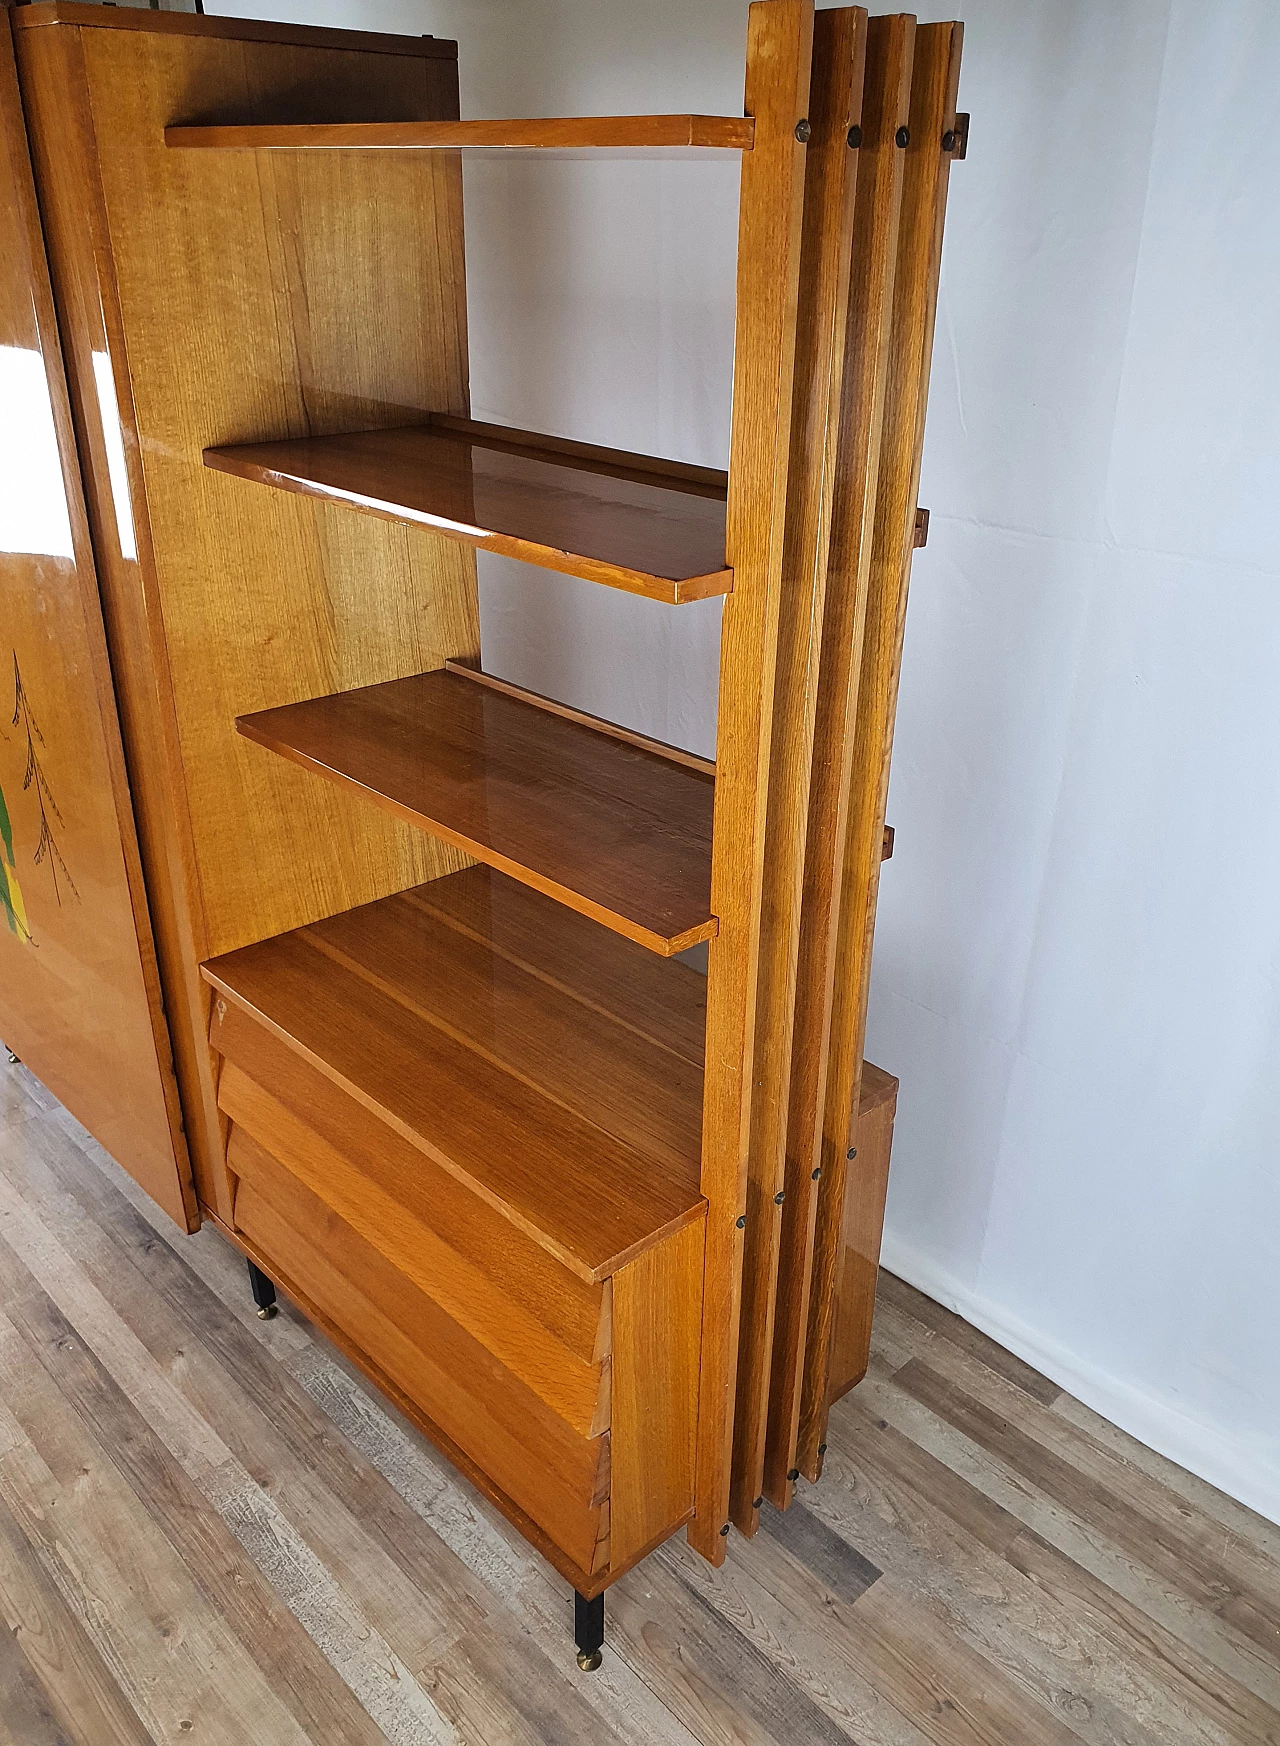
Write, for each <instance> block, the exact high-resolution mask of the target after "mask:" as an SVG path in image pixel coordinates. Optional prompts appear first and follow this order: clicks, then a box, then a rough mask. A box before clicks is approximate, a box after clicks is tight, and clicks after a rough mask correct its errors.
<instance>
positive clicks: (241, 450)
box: [204, 425, 733, 606]
mask: <svg viewBox="0 0 1280 1746" xmlns="http://www.w3.org/2000/svg"><path fill="white" fill-rule="evenodd" d="M204 460H205V465H206V466H207V467H212V468H214V469H215V470H216V471H218V472H221V473H230V474H234V475H236V476H237V477H238V478H241V479H249V480H254V481H256V482H258V483H259V484H263V485H274V486H276V487H277V488H278V489H280V490H281V491H289V492H296V493H298V494H299V495H301V496H304V497H312V498H317V499H320V500H322V501H326V502H329V503H337V504H342V505H343V506H344V507H347V508H351V509H357V510H362V511H364V512H365V513H366V514H368V515H373V516H378V517H383V518H385V519H387V520H389V521H395V522H405V523H408V524H409V525H411V526H414V527H422V528H429V529H430V530H431V531H432V532H434V533H437V534H445V535H447V536H448V537H449V538H450V539H454V540H461V541H463V542H465V543H466V544H467V545H470V546H476V547H478V548H480V549H481V550H482V551H486V552H501V553H502V554H503V555H504V556H506V557H508V558H519V559H522V560H523V561H524V562H525V563H527V564H537V565H540V566H541V567H542V568H543V569H547V570H563V571H565V572H566V573H567V574H569V575H570V576H583V577H585V578H586V579H587V580H588V581H591V582H603V583H607V584H608V585H609V586H610V587H613V588H621V589H624V590H625V591H626V592H628V593H631V594H642V595H644V596H646V598H648V599H650V600H660V601H665V602H666V603H667V604H668V605H672V606H675V605H679V604H680V603H681V602H684V601H688V600H704V599H706V598H707V597H708V596H709V595H715V594H727V593H728V591H729V589H730V588H731V586H732V584H733V576H732V573H731V571H729V570H728V569H727V568H726V566H725V556H724V518H725V507H724V499H723V495H722V494H721V493H718V492H716V491H715V489H714V487H711V486H708V487H705V488H703V489H691V488H690V487H689V486H688V485H680V486H678V487H674V488H670V487H668V486H667V485H665V484H664V483H663V482H662V480H661V477H660V475H658V474H657V473H656V472H655V473H650V474H648V475H645V474H644V473H642V472H641V471H640V470H639V469H637V468H621V467H614V466H612V465H608V466H606V465H605V464H603V463H600V464H596V465H591V464H589V463H587V462H586V461H584V460H580V459H575V458H573V457H570V456H564V455H556V454H554V453H553V452H552V451H551V450H549V449H547V448H544V447H541V446H535V445H533V444H522V443H520V442H518V441H517V442H513V441H510V440H503V439H499V438H498V437H496V436H480V435H477V434H476V433H475V430H474V428H473V429H471V430H461V431H459V430H450V429H448V428H447V427H445V426H435V425H411V426H405V427H403V428H400V429H396V430H372V431H358V432H354V433H352V434H350V435H342V436H325V437H312V438H303V439H295V440H294V441H292V442H267V443H248V444H243V445H240V446H237V447H234V448H210V449H206V450H205V454H204Z"/></svg>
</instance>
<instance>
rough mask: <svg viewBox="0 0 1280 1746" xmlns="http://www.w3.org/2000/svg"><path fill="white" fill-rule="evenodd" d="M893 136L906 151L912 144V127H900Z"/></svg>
mask: <svg viewBox="0 0 1280 1746" xmlns="http://www.w3.org/2000/svg"><path fill="white" fill-rule="evenodd" d="M893 137H894V139H895V141H896V142H897V144H898V145H900V146H901V147H902V149H903V151H905V150H906V149H907V147H908V146H909V145H910V144H911V129H910V128H908V127H900V128H899V129H898V131H897V133H895V134H894V136H893Z"/></svg>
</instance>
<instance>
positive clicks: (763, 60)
mask: <svg viewBox="0 0 1280 1746" xmlns="http://www.w3.org/2000/svg"><path fill="white" fill-rule="evenodd" d="M812 52H813V5H812V0H756V3H755V4H754V5H753V6H752V8H751V12H750V21H749V24H748V32H747V83H746V99H745V103H744V108H745V110H746V113H747V114H748V115H751V116H754V118H755V123H756V135H755V146H754V149H753V150H752V151H751V152H750V153H747V154H745V155H744V157H743V161H742V194H741V204H740V212H739V230H738V282H737V328H736V339H735V347H734V379H733V425H732V431H731V438H730V460H729V502H728V517H727V523H726V556H727V557H728V560H729V564H730V567H731V568H732V570H733V574H734V585H733V593H732V594H730V595H729V596H728V597H727V599H726V601H725V606H724V617H723V622H722V627H721V641H720V714H719V721H718V725H717V732H716V748H717V749H716V772H717V774H716V807H715V849H714V855H713V861H712V872H711V907H712V910H713V912H714V913H715V915H716V916H717V917H718V918H719V922H720V930H719V933H718V934H717V936H716V938H715V939H714V940H713V941H712V943H711V946H710V949H709V952H708V960H707V971H708V974H707V1067H706V1093H705V1104H704V1138H703V1163H702V1190H703V1194H704V1196H705V1197H706V1200H707V1203H708V1209H709V1210H708V1215H707V1257H706V1290H705V1292H704V1296H703V1335H702V1377H701V1387H700V1399H699V1409H698V1477H697V1488H696V1489H697V1514H696V1516H695V1518H694V1521H693V1522H692V1523H691V1525H690V1528H689V1540H690V1543H691V1545H693V1546H694V1547H695V1549H696V1550H697V1551H699V1552H701V1553H702V1554H703V1555H704V1556H705V1557H707V1558H709V1559H711V1560H712V1562H713V1563H720V1562H722V1561H723V1558H724V1535H723V1534H722V1531H721V1530H722V1529H727V1527H728V1515H729V1479H730V1472H731V1468H732V1458H733V1395H734V1389H735V1385H736V1380H737V1370H738V1317H739V1307H740V1302H741V1288H742V1226H741V1225H740V1224H739V1220H743V1219H745V1217H746V1182H747V1147H748V1138H749V1131H750V1114H751V1079H752V1070H753V1064H754V1041H755V997H756V980H757V968H758V963H759V946H760V901H761V892H762V888H763V878H764V836H765V816H766V800H767V792H768V775H769V748H770V738H771V734H772V728H773V687H774V673H775V669H776V663H777V643H778V612H779V604H780V598H779V597H780V593H781V578H782V562H783V542H784V531H785V523H786V505H787V470H788V463H789V458H790V435H791V424H790V408H791V388H792V375H793V370H794V363H795V321H796V303H797V296H798V286H799V278H800V236H801V222H802V217H803V207H804V149H805V148H804V146H803V145H802V144H801V142H800V140H799V138H798V137H797V132H796V129H797V126H798V124H799V122H800V121H801V120H803V119H805V118H806V111H807V108H808V101H809V75H810V62H811V58H812ZM801 131H803V130H801Z"/></svg>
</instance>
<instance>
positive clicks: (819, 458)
mask: <svg viewBox="0 0 1280 1746" xmlns="http://www.w3.org/2000/svg"><path fill="white" fill-rule="evenodd" d="M866 28H867V14H866V11H865V9H863V8H862V7H854V6H843V7H836V8H832V9H830V10H829V11H825V12H819V13H818V15H817V17H816V18H815V20H814V35H813V72H812V77H811V81H810V92H809V125H810V129H811V133H810V137H809V141H808V152H807V163H806V165H805V183H804V224H803V231H802V241H801V251H800V289H799V302H798V311H797V320H796V356H795V391H794V400H793V405H792V415H791V462H790V474H789V485H788V497H787V530H786V543H785V547H784V553H783V567H782V595H781V605H780V610H779V623H778V658H777V673H776V679H775V684H774V698H773V740H772V746H771V752H770V771H769V799H768V813H767V825H766V831H765V851H764V856H765V858H764V883H763V891H762V900H761V914H760V963H759V983H758V987H757V994H756V1020H755V1024H756V1034H755V1060H756V1063H757V1069H756V1071H755V1073H754V1075H753V1083H752V1088H751V1134H750V1149H749V1154H748V1164H747V1228H746V1231H745V1233H744V1240H745V1253H744V1258H743V1269H742V1314H741V1320H740V1324H739V1341H738V1391H737V1404H736V1410H735V1418H734V1451H733V1479H732V1486H731V1489H730V1514H731V1517H732V1520H733V1521H734V1522H735V1523H736V1525H737V1526H738V1527H739V1528H741V1529H742V1531H743V1532H744V1533H748V1534H750V1533H754V1532H755V1528H756V1521H757V1515H756V1508H755V1501H756V1499H757V1496H758V1494H759V1491H760V1484H761V1480H762V1478H763V1475H764V1439H765V1428H766V1424H767V1419H768V1410H769V1365H770V1357H771V1353H772V1349H773V1320H774V1318H773V1306H774V1296H775V1290H776V1286H777V1270H778V1233H779V1228H780V1226H781V1222H782V1188H783V1176H784V1168H783V1165H784V1150H785V1142H786V1128H787V1083H788V1079H789V1077H790V1063H791V1033H792V1018H793V1014H794V1009H795V994H796V945H797V940H798V937H799V931H800V898H801V888H802V880H803V873H804V852H805V848H804V846H805V833H806V827H807V824H808V816H809V775H810V770H811V768H812V763H813V731H814V713H815V701H816V693H817V671H818V649H819V632H820V628H821V625H822V614H823V601H824V598H825V594H826V583H827V552H828V545H829V540H830V534H831V510H832V499H833V496H834V489H835V477H836V467H835V462H836V452H835V451H836V438H837V434H838V427H839V416H840V382H841V377H842V374H843V370H844V352H845V332H846V327H847V320H848V310H849V263H850V255H851V250H852V239H853V218H854V193H855V189H856V186H857V174H858V153H857V151H856V149H853V147H851V144H850V128H851V127H852V126H853V124H855V123H856V122H857V121H858V120H859V119H860V117H861V114H862V75H863V64H864V59H865V55H866Z"/></svg>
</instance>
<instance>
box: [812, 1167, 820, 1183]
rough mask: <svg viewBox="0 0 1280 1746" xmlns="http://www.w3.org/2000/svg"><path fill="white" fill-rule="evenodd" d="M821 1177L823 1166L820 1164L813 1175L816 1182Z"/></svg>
mask: <svg viewBox="0 0 1280 1746" xmlns="http://www.w3.org/2000/svg"><path fill="white" fill-rule="evenodd" d="M821 1175H822V1166H821V1164H819V1166H818V1168H817V1169H816V1170H815V1171H814V1173H813V1180H814V1181H815V1182H816V1181H817V1180H818V1178H819V1177H820V1176H821Z"/></svg>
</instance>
